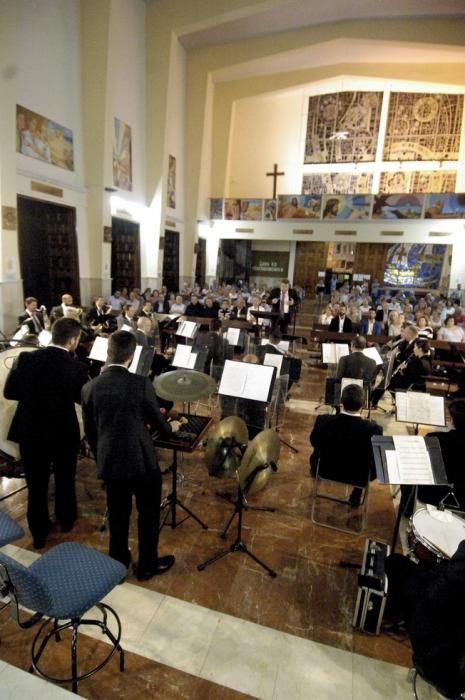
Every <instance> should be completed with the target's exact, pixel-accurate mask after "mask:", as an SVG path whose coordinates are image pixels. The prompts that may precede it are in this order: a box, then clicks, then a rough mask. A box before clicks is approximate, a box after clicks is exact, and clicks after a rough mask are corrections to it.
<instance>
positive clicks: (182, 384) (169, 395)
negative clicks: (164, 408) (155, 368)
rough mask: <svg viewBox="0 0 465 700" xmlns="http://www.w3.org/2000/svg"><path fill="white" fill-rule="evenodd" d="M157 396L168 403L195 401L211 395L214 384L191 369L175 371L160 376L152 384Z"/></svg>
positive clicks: (203, 375) (210, 378)
mask: <svg viewBox="0 0 465 700" xmlns="http://www.w3.org/2000/svg"><path fill="white" fill-rule="evenodd" d="M154 386H155V391H156V392H157V394H158V396H160V397H161V398H162V399H167V400H168V401H196V400H197V399H202V398H204V397H206V396H209V395H210V394H212V393H213V392H214V391H215V389H216V382H215V380H214V379H212V377H210V376H209V375H208V374H204V373H203V372H196V371H195V370H193V369H176V370H173V372H165V373H164V374H160V376H158V377H157V378H156V379H155V382H154Z"/></svg>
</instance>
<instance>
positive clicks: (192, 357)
mask: <svg viewBox="0 0 465 700" xmlns="http://www.w3.org/2000/svg"><path fill="white" fill-rule="evenodd" d="M196 360H197V353H195V352H192V346H191V345H177V346H176V352H175V353H174V357H173V362H172V364H173V366H174V367H182V368H183V369H194V368H195V363H196Z"/></svg>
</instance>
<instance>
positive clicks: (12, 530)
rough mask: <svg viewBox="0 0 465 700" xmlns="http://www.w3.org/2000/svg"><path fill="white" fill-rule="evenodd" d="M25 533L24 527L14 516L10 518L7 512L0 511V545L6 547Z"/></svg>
mask: <svg viewBox="0 0 465 700" xmlns="http://www.w3.org/2000/svg"><path fill="white" fill-rule="evenodd" d="M23 535H24V530H23V528H22V527H20V526H19V525H18V523H17V522H15V521H14V520H13V518H10V516H9V515H7V513H2V512H1V511H0V547H4V546H5V545H6V544H9V543H10V542H14V541H15V540H20V539H21V537H22V536H23Z"/></svg>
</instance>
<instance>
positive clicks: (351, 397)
mask: <svg viewBox="0 0 465 700" xmlns="http://www.w3.org/2000/svg"><path fill="white" fill-rule="evenodd" d="M341 402H342V410H341V413H338V414H337V415H322V416H318V417H317V419H316V421H315V425H314V427H313V430H312V432H311V434H310V443H311V444H312V445H313V454H312V455H311V457H310V467H311V471H312V474H316V469H317V466H318V462H320V469H321V471H322V473H323V474H324V475H325V477H327V478H329V479H331V478H334V479H335V480H336V481H342V482H344V480H345V479H347V483H351V484H354V485H355V486H356V487H357V486H358V487H359V488H354V490H353V491H352V494H351V497H350V503H351V505H354V506H358V505H359V504H360V498H361V493H362V491H361V487H364V486H365V485H366V483H367V475H368V472H369V476H370V479H374V478H375V477H376V472H375V466H374V461H373V452H372V449H371V437H372V435H382V434H383V429H382V427H381V426H380V425H378V424H377V423H375V422H374V421H371V420H365V419H364V418H362V417H361V410H362V406H363V404H364V402H365V392H364V391H363V389H362V388H361V387H360V386H358V385H357V384H350V385H349V386H346V387H345V389H344V391H343V392H342V396H341Z"/></svg>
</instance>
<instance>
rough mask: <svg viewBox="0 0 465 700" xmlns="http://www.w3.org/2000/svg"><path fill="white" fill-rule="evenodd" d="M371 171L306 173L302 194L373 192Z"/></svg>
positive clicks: (303, 179)
mask: <svg viewBox="0 0 465 700" xmlns="http://www.w3.org/2000/svg"><path fill="white" fill-rule="evenodd" d="M372 182H373V175H372V174H371V173H323V174H320V175H304V176H303V178H302V194H359V193H360V194H364V193H366V192H371V187H372Z"/></svg>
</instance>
